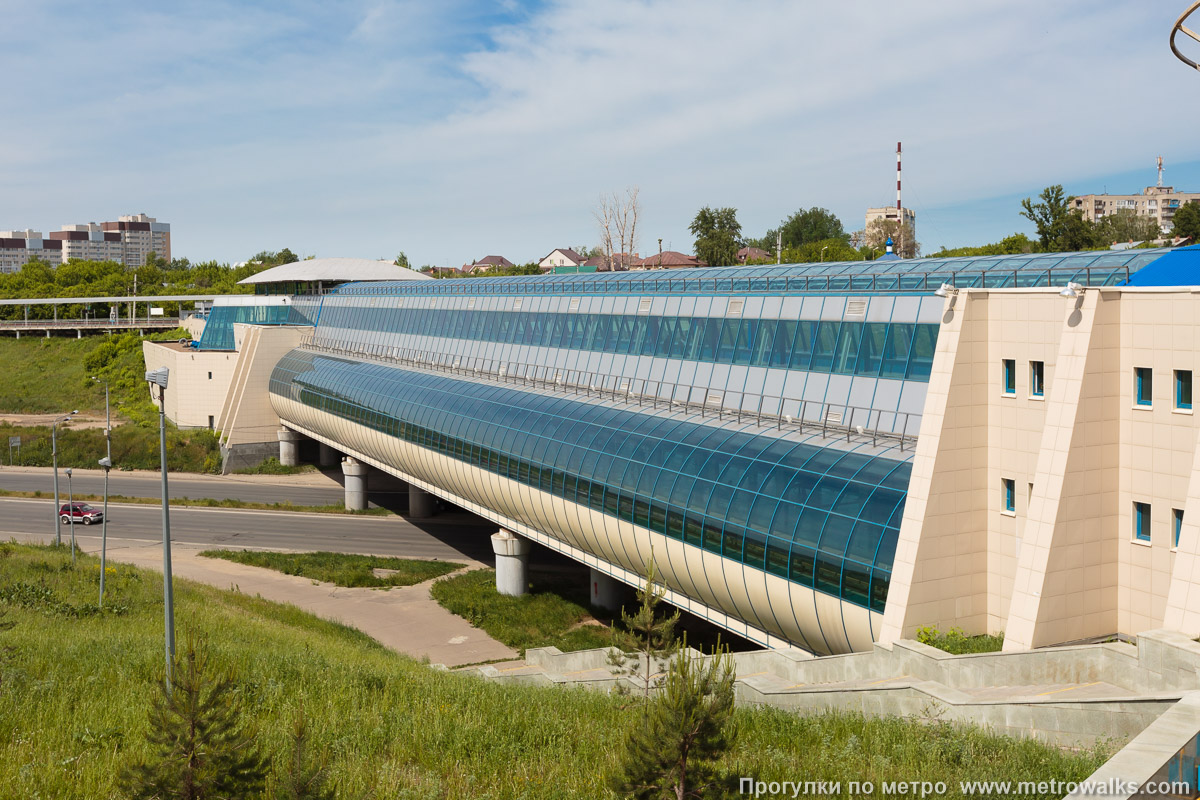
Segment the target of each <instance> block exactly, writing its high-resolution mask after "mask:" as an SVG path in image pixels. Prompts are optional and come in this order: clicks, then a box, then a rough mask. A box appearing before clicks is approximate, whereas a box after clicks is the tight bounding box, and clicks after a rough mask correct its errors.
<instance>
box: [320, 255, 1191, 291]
mask: <svg viewBox="0 0 1200 800" xmlns="http://www.w3.org/2000/svg"><path fill="white" fill-rule="evenodd" d="M1169 252H1170V248H1158V249H1154V250H1119V251H1112V250H1096V251H1089V252H1083V253H1036V254H1029V253H1024V254H1019V255H1007V256H987V257H982V258H980V257H977V256H963V257H960V258H914V259H904V260H892V261H838V262H832V263H830V262H826V263H812V264H779V265H765V266H764V265H757V266H750V267H701V268H698V269H679V270H644V271H629V272H593V273H585V274H570V275H555V274H549V275H517V276H496V277H487V276H484V277H478V278H447V279H441V280H434V281H376V282H371V283H352V284H348V285H346V286H342V287H341V288H339V289H336V290H334V292H335V293H336V294H342V295H454V294H463V295H492V294H539V295H540V294H552V295H557V294H595V293H599V294H660V293H668V294H698V293H738V292H753V293H765V294H796V293H804V292H813V293H831V292H832V293H839V294H841V293H847V292H867V293H885V294H892V293H909V292H917V293H928V292H932V291H934V290H936V289H937V288H938V287H939V286H941V285H942V284H943V283H951V284H954V285H955V286H958V287H959V288H970V287H986V288H1005V287H1013V286H1065V285H1066V284H1067V283H1068V282H1071V281H1073V282H1075V283H1080V284H1083V285H1084V286H1113V285H1116V284H1118V283H1122V282H1124V281H1125V280H1126V279H1128V278H1129V276H1130V275H1132V274H1133V273H1135V272H1137V271H1138V270H1139V269H1141V268H1142V267H1144V266H1146V265H1147V264H1149V263H1151V262H1152V261H1155V260H1157V259H1158V258H1161V257H1162V256H1163V255H1165V254H1166V253H1169Z"/></svg>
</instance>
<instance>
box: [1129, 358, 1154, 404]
mask: <svg viewBox="0 0 1200 800" xmlns="http://www.w3.org/2000/svg"><path fill="white" fill-rule="evenodd" d="M1133 383H1134V387H1133V388H1134V395H1135V397H1136V398H1137V404H1138V405H1139V406H1148V405H1151V404H1152V403H1153V397H1154V373H1153V372H1151V370H1150V368H1149V367H1135V368H1134V370H1133Z"/></svg>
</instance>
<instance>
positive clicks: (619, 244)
mask: <svg viewBox="0 0 1200 800" xmlns="http://www.w3.org/2000/svg"><path fill="white" fill-rule="evenodd" d="M641 213H642V206H641V203H640V202H638V187H636V186H631V187H629V188H628V189H626V190H625V194H624V195H623V196H622V195H619V194H617V193H616V192H613V193H612V194H608V195H604V194H602V195H600V205H599V206H597V208H596V211H595V217H596V223H597V224H598V225H599V226H600V247H601V249H602V250H603V251H604V255H605V257H606V258H607V260H608V268H609V269H610V270H613V269H629V260H630V259H631V258H632V257H633V253H634V251H635V250H636V249H637V241H638V219H639V217H640V216H641Z"/></svg>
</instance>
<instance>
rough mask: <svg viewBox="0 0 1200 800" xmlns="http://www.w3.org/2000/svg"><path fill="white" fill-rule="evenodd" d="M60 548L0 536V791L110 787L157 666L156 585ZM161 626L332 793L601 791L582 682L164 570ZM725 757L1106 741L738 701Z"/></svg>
mask: <svg viewBox="0 0 1200 800" xmlns="http://www.w3.org/2000/svg"><path fill="white" fill-rule="evenodd" d="M110 569H111V570H112V572H111V573H110V574H109V578H108V594H107V596H106V603H105V610H104V611H103V612H101V611H99V610H98V609H96V607H95V598H96V584H97V580H98V567H97V564H96V561H95V559H93V558H91V557H88V556H83V557H82V558H81V559H80V566H79V567H78V568H76V569H73V568H71V566H70V555H69V553H68V551H66V550H65V549H57V550H56V549H52V548H43V547H33V546H25V545H13V544H6V545H0V613H3V614H4V615H5V618H6V619H7V620H9V621H11V622H14V623H15V627H14V628H13V629H12V630H7V631H0V797H21V798H38V797H40V798H67V799H72V798H81V799H82V798H101V797H104V798H107V797H117V796H119V795H117V794H116V793H115V790H114V776H115V775H116V774H117V773H118V772H119V771H120V770H121V768H122V767H123V766H125V765H126V764H129V763H131V762H132V761H134V760H136V759H139V758H141V757H144V756H145V755H146V754H147V753H148V748H147V745H146V744H145V741H144V738H143V737H144V734H145V731H146V729H147V710H148V708H149V706H150V702H151V698H152V697H153V695H154V693H155V691H156V689H155V686H154V684H155V682H156V681H158V680H159V679H160V678H161V674H162V662H163V640H162V624H163V620H162V581H161V579H160V578H159V577H158V576H157V575H156V574H155V573H152V572H143V571H139V570H136V569H133V568H131V567H126V566H123V565H117V566H114V567H111V568H110ZM175 613H176V624H177V635H178V638H179V641H180V642H181V643H182V642H184V641H186V640H187V637H200V638H202V639H203V640H204V641H205V642H206V643H207V647H208V650H209V653H210V657H211V659H212V662H213V663H214V665H215V666H217V667H219V668H220V669H223V670H229V671H230V672H231V673H232V674H233V675H234V676H235V678H236V680H237V684H238V690H237V693H238V696H239V697H240V699H241V700H242V702H243V703H244V708H245V713H244V719H245V720H246V721H247V722H248V723H249V724H252V725H254V726H256V727H257V729H258V736H257V741H258V743H259V744H260V746H261V747H262V748H263V749H264V751H265V752H266V753H267V754H268V757H269V759H270V762H271V764H272V768H273V769H282V768H283V767H284V763H285V761H286V760H287V757H288V755H289V746H288V744H287V733H288V730H289V727H290V724H291V721H292V720H293V719H294V718H295V716H296V713H297V711H298V709H300V708H301V706H303V709H304V713H305V716H306V717H307V719H308V722H309V729H310V734H311V740H310V746H311V747H312V748H313V749H314V751H315V752H324V753H326V754H327V755H328V757H329V764H330V769H331V772H332V776H333V778H334V779H335V780H336V781H337V783H338V786H339V796H340V797H355V798H358V797H368V796H370V797H378V798H384V797H387V798H460V797H462V798H465V797H471V798H495V799H496V800H501V799H504V800H507V799H508V798H512V799H513V800H516V798H530V800H533V799H534V798H554V799H559V798H588V799H595V798H603V797H607V796H609V795H608V794H607V792H606V790H605V789H604V785H605V776H606V775H607V774H608V772H609V771H610V770H611V769H612V768H613V766H614V764H615V763H616V758H617V753H618V747H619V742H620V741H621V737H622V736H623V735H624V733H625V731H626V730H627V729H628V728H629V727H630V726H632V725H636V724H639V720H640V717H639V712H638V709H637V707H636V705H635V706H632V707H625V706H624V705H623V701H622V700H621V699H620V698H610V697H608V696H606V695H602V694H600V693H596V692H589V691H585V690H571V689H558V688H540V687H528V686H516V685H513V686H506V685H496V684H490V683H486V682H484V681H481V680H479V679H477V678H473V677H470V676H467V675H459V674H454V673H443V672H436V671H433V670H431V669H429V668H427V667H425V666H423V665H421V664H419V663H417V662H416V661H414V660H412V659H410V658H406V657H404V656H400V655H397V654H395V653H393V652H391V651H388V650H386V649H384V648H383V647H381V646H379V645H378V644H376V643H375V642H374V641H372V640H371V639H369V638H367V637H366V636H364V635H362V634H360V633H358V632H356V631H353V630H350V629H348V628H345V627H343V626H340V625H337V624H334V623H330V622H325V621H322V620H319V619H317V618H316V617H313V616H311V615H308V614H305V613H303V612H301V611H299V610H297V609H296V608H294V607H290V606H283V605H277V604H274V603H269V602H266V601H264V600H261V599H258V598H255V597H248V596H246V595H243V594H239V593H236V592H230V591H223V590H218V589H213V588H209V587H202V586H198V585H195V584H191V583H188V582H186V581H177V582H176V592H175ZM736 725H737V728H738V731H739V735H738V740H737V744H736V745H735V747H734V749H733V750H732V751H731V753H730V754H729V755H728V756H727V757H726V759H725V760H724V762H723V767H724V768H725V769H726V770H727V771H728V772H729V773H730V774H732V775H736V776H748V777H752V778H754V779H757V780H765V781H783V780H798V779H799V780H826V781H843V784H842V785H843V787H845V786H846V783H845V782H848V781H849V780H872V781H875V783H876V786H878V785H879V783H880V782H881V781H884V780H896V781H900V780H903V781H911V780H928V781H938V780H942V781H945V782H946V783H947V784H949V786H950V787H951V789H952V793H951V794H950V795H948V796H955V795H954V794H953V790H954V789H956V788H957V785H958V781H959V780H960V779H963V780H992V779H1018V778H1019V779H1021V780H1032V781H1042V780H1050V779H1052V778H1053V779H1058V780H1079V779H1082V778H1083V777H1086V776H1087V775H1088V774H1090V773H1091V772H1092V771H1093V770H1094V769H1095V768H1096V767H1097V766H1098V765H1099V763H1100V762H1101V761H1102V760H1103V758H1104V755H1105V754H1104V753H1100V752H1091V751H1089V752H1083V753H1068V752H1064V751H1059V750H1055V749H1052V748H1048V747H1045V746H1043V745H1040V744H1037V743H1036V742H1033V741H1029V740H1022V741H1016V740H1012V739H1008V738H1003V737H997V736H993V735H990V734H988V733H986V732H984V731H981V730H979V729H976V728H969V727H956V726H951V725H947V724H944V723H938V722H932V721H928V720H925V721H922V720H908V719H884V720H864V719H863V718H861V717H859V716H856V715H852V714H823V715H817V716H811V717H801V716H797V715H794V714H790V713H785V712H782V711H777V710H750V709H742V710H740V711H739V712H738V713H737V715H736Z"/></svg>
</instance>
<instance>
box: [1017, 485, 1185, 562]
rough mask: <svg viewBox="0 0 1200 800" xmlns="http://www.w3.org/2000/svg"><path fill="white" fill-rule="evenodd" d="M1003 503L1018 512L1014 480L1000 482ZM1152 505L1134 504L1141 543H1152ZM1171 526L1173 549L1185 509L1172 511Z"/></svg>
mask: <svg viewBox="0 0 1200 800" xmlns="http://www.w3.org/2000/svg"><path fill="white" fill-rule="evenodd" d="M1029 488H1030V493H1032V490H1033V484H1030V485H1029ZM1000 494H1001V502H1002V503H1003V504H1004V510H1005V511H1008V512H1010V513H1015V512H1016V510H1017V496H1016V494H1017V485H1016V481H1014V480H1013V479H1012V478H1001V480H1000ZM1150 519H1151V517H1150V504H1149V503H1134V504H1133V538H1134V539H1136V540H1137V541H1139V542H1148V541H1150ZM1171 525H1172V531H1173V536H1174V539H1173V541H1172V545H1171V546H1172V547H1178V546H1179V532H1180V530H1181V529H1182V528H1183V509H1181V508H1172V509H1171Z"/></svg>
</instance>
